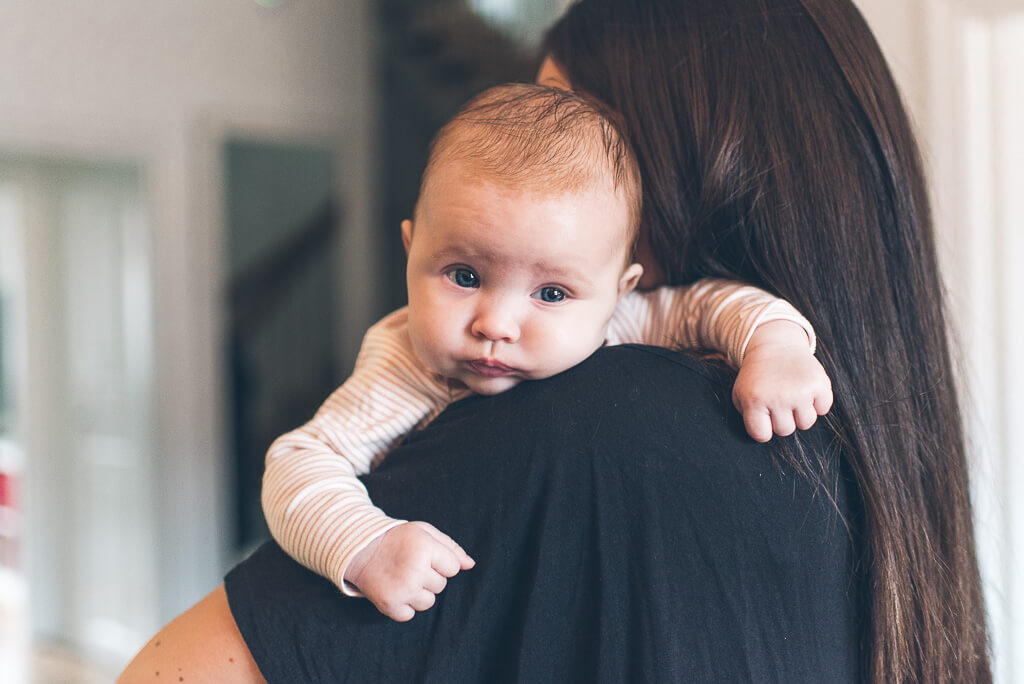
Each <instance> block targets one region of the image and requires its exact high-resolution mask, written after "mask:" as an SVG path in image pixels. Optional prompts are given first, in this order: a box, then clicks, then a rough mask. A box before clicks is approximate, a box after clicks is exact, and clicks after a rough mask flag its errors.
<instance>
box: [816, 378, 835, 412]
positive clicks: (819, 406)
mask: <svg viewBox="0 0 1024 684" xmlns="http://www.w3.org/2000/svg"><path fill="white" fill-rule="evenodd" d="M831 410H832V383H829V384H828V387H826V388H824V389H823V390H822V391H820V392H818V394H817V395H816V396H815V397H814V411H815V412H816V413H817V414H818V415H819V416H823V415H825V414H826V413H828V412H829V411H831Z"/></svg>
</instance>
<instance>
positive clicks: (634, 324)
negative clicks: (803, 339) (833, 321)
mask: <svg viewBox="0 0 1024 684" xmlns="http://www.w3.org/2000/svg"><path fill="white" fill-rule="evenodd" d="M769 321H790V322H792V323H795V324H796V325H799V326H800V327H801V328H803V329H804V331H805V332H806V333H807V342H808V344H809V345H810V348H811V353H814V349H815V346H816V338H815V334H814V328H813V327H812V326H811V324H810V322H808V320H807V319H806V318H804V317H803V316H802V315H801V314H800V312H799V311H797V310H796V309H795V308H794V307H793V305H792V304H790V303H789V302H787V301H786V300H784V299H780V298H778V297H775V296H774V295H771V294H769V293H767V292H765V291H764V290H761V289H759V288H756V287H753V286H751V285H744V284H742V283H737V282H734V281H731V280H721V279H713V278H705V279H703V280H698V281H697V282H696V283H694V284H693V285H691V286H689V287H661V288H658V289H656V290H651V291H650V292H633V293H630V294H628V295H626V296H625V297H623V298H622V301H620V302H619V306H618V308H617V309H616V310H615V315H614V316H613V317H612V321H611V323H610V324H609V326H608V342H609V344H629V343H640V344H652V345H657V346H660V347H674V346H679V347H683V348H687V349H698V348H700V349H711V350H713V351H717V352H720V353H722V354H724V355H725V358H726V360H727V361H728V362H729V365H731V366H732V367H733V368H737V369H738V368H739V367H740V363H741V362H742V361H743V356H744V354H745V353H746V350H747V344H748V343H749V342H750V338H751V337H752V336H753V334H754V331H755V330H756V329H757V326H759V325H761V324H762V323H768V322H769Z"/></svg>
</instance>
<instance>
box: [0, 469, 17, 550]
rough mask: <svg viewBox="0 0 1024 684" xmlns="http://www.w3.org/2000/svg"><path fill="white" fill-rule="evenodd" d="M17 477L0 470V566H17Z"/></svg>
mask: <svg viewBox="0 0 1024 684" xmlns="http://www.w3.org/2000/svg"><path fill="white" fill-rule="evenodd" d="M16 495H17V478H16V476H15V475H14V473H8V472H0V566H6V567H9V568H17V567H18V536H19V535H18V531H19V527H20V524H19V523H20V517H19V515H18V509H17V506H16V505H15V503H16V501H17V496H16Z"/></svg>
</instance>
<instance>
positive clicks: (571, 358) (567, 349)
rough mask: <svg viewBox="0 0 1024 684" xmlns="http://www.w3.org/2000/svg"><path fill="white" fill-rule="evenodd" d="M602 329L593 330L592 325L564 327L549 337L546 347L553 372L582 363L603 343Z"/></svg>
mask: <svg viewBox="0 0 1024 684" xmlns="http://www.w3.org/2000/svg"><path fill="white" fill-rule="evenodd" d="M603 333H604V331H603V330H594V329H593V326H591V327H590V328H587V327H586V326H579V327H576V328H575V330H574V329H573V328H571V327H570V328H565V329H561V330H559V331H558V334H557V335H554V336H552V337H551V339H550V341H549V343H548V345H547V347H548V349H549V350H550V353H551V359H550V361H551V364H552V365H553V366H557V368H553V370H552V375H553V374H554V373H560V372H562V371H564V370H568V369H569V368H572V367H573V366H575V365H577V364H579V363H582V362H583V361H584V360H586V359H587V357H589V356H590V355H591V354H593V353H594V352H595V351H597V349H598V348H600V346H601V345H602V344H603V343H604V334H603Z"/></svg>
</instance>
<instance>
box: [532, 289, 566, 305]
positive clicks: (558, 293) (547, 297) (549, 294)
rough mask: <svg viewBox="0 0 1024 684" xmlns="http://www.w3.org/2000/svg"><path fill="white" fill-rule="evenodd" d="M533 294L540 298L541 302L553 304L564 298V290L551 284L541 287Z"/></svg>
mask: <svg viewBox="0 0 1024 684" xmlns="http://www.w3.org/2000/svg"><path fill="white" fill-rule="evenodd" d="M533 296H534V297H536V298H537V299H540V300H541V301H542V302H548V303H549V304H554V303H556V302H560V301H562V300H563V299H565V290H563V289H561V288H559V287H552V286H548V287H542V288H540V289H539V290H537V291H536V292H535V293H533Z"/></svg>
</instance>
